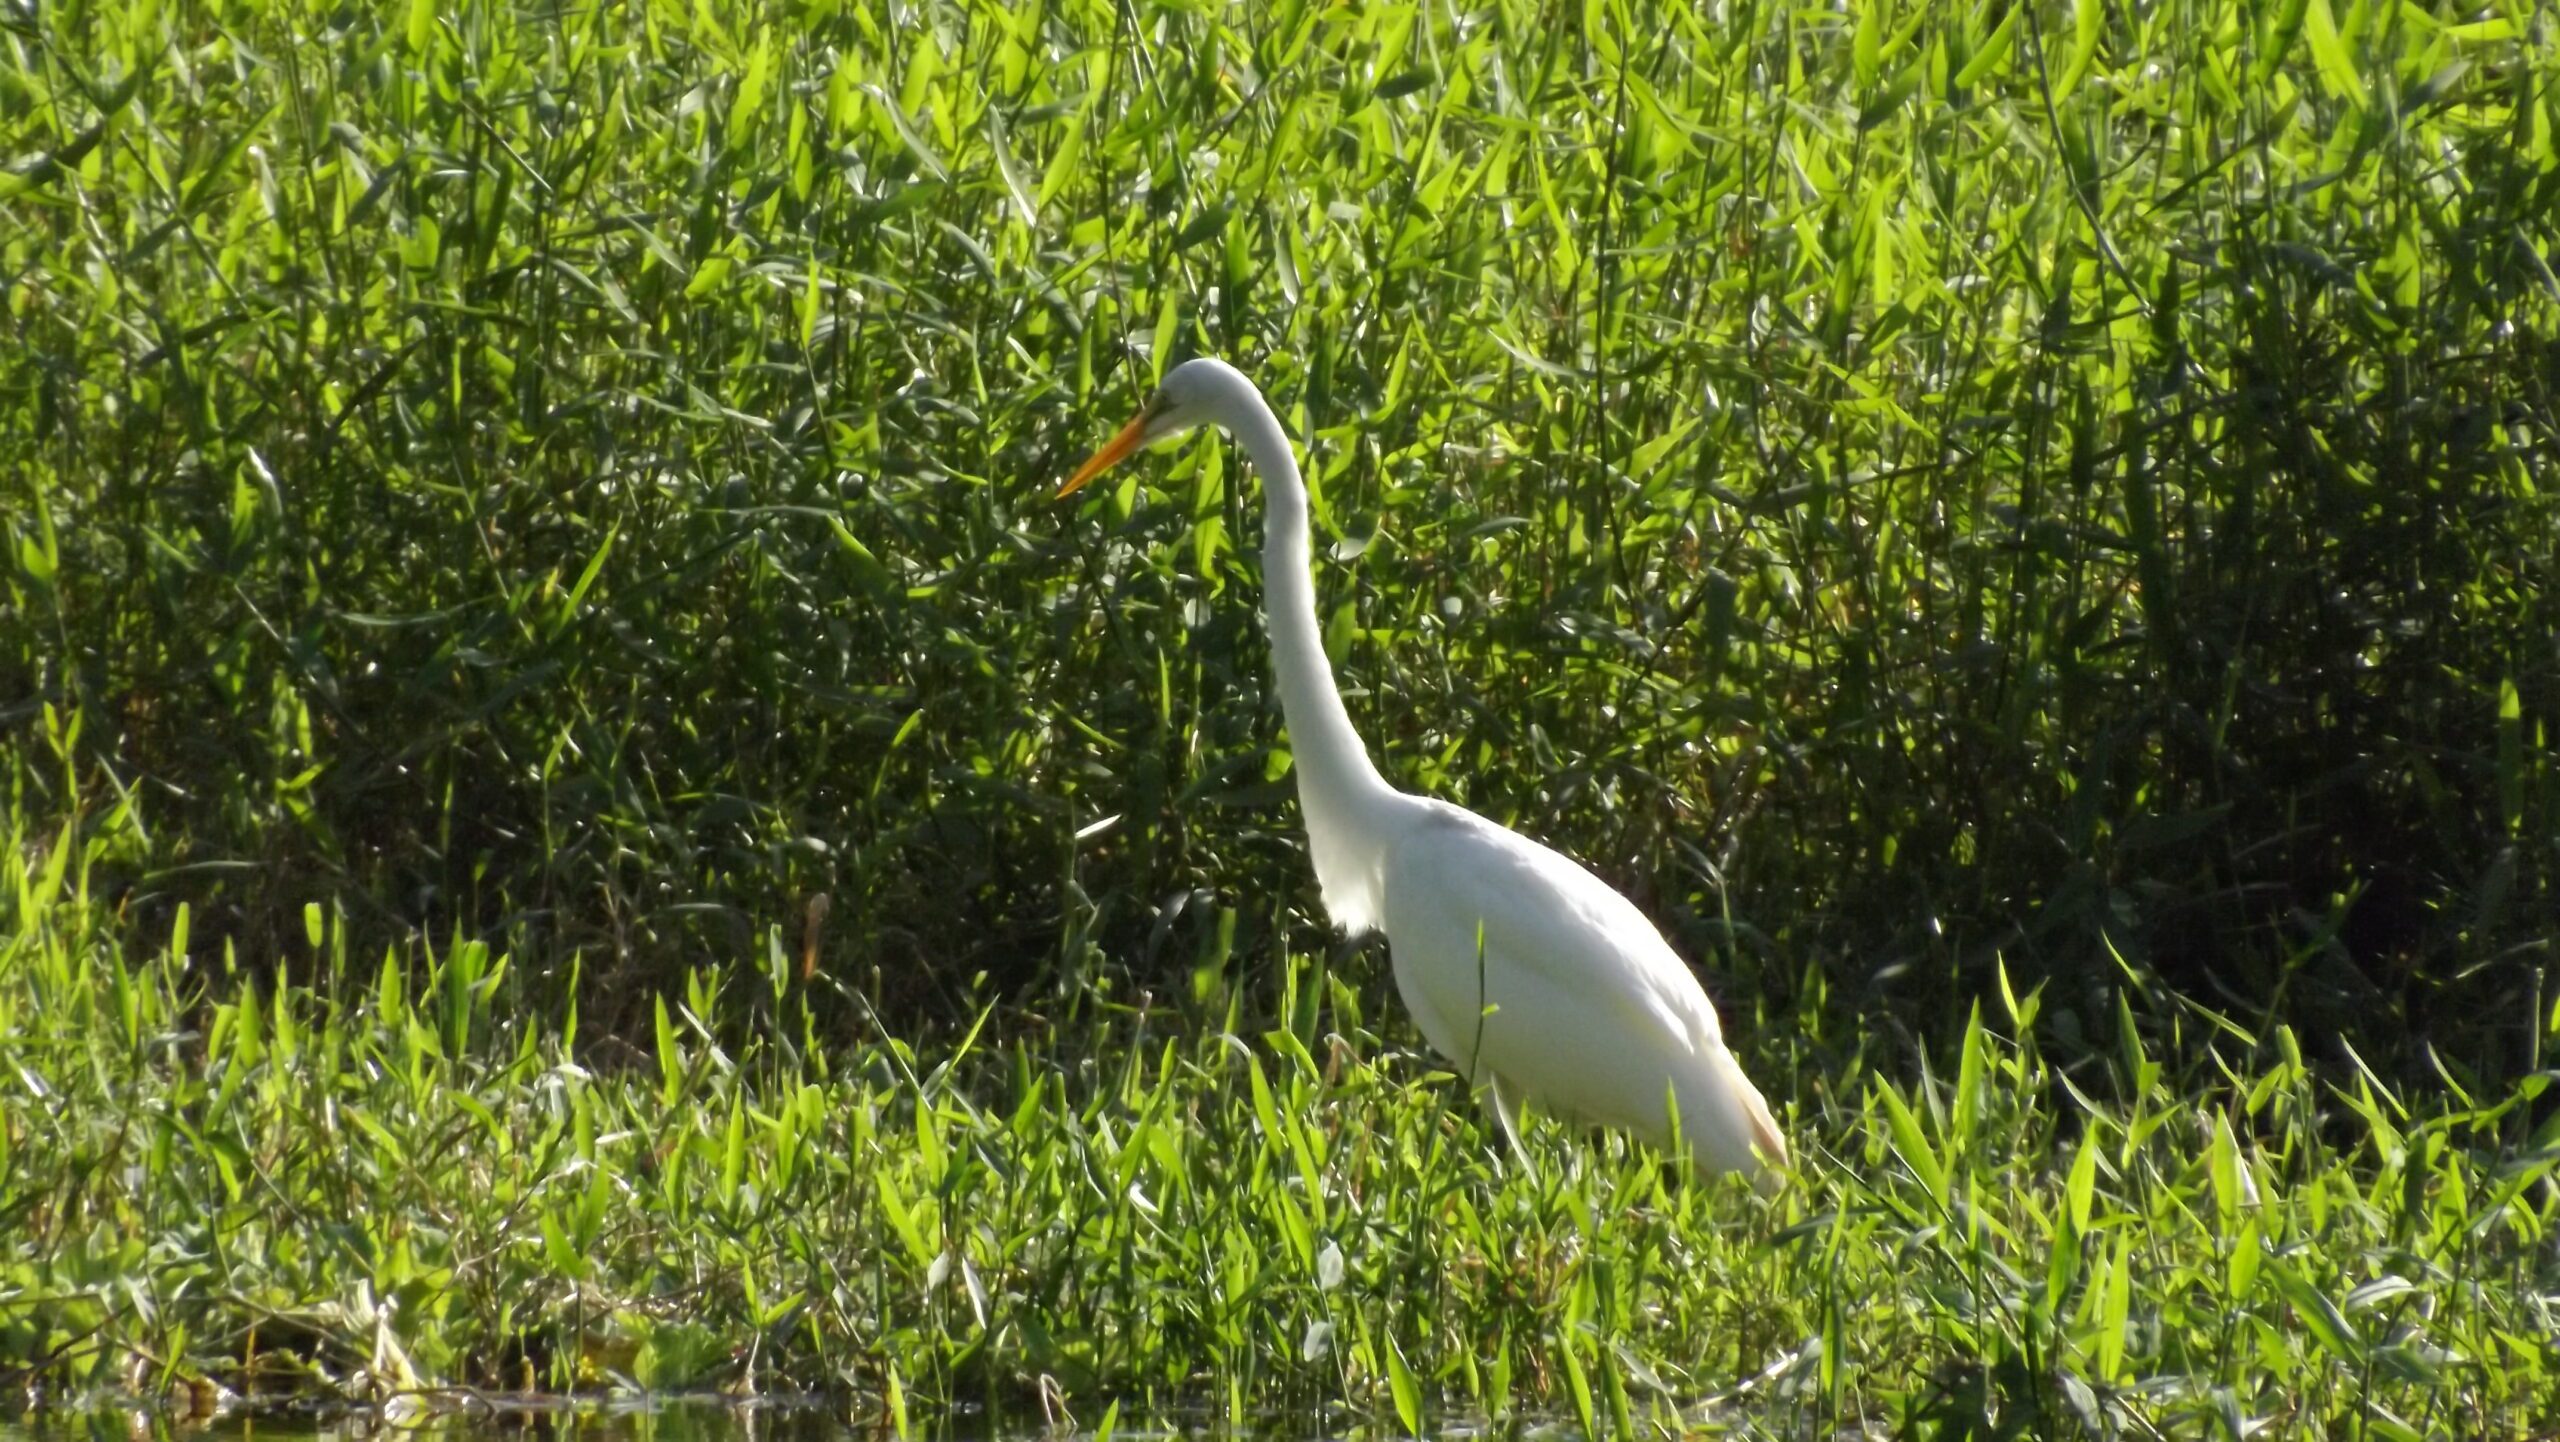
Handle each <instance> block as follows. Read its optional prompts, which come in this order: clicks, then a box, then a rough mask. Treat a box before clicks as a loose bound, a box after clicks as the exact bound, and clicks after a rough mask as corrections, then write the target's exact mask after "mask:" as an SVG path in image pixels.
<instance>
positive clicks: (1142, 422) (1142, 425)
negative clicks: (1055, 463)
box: [1058, 411, 1147, 497]
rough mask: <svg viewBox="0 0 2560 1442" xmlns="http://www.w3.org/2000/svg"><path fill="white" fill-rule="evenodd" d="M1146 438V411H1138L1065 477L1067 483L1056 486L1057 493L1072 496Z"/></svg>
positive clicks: (1114, 464) (1118, 462) (1126, 456)
mask: <svg viewBox="0 0 2560 1442" xmlns="http://www.w3.org/2000/svg"><path fill="white" fill-rule="evenodd" d="M1146 440H1147V413H1146V412H1145V411H1140V412H1138V414H1137V418H1136V419H1134V420H1132V421H1130V422H1129V423H1128V424H1127V425H1125V426H1122V427H1121V428H1120V434H1118V435H1116V436H1113V437H1112V438H1111V439H1110V441H1109V442H1108V443H1106V444H1105V445H1104V446H1103V448H1102V449H1101V450H1098V451H1095V452H1094V453H1093V454H1092V456H1090V457H1088V458H1087V459H1086V461H1085V463H1084V464H1083V465H1081V466H1078V467H1076V473H1075V474H1074V475H1072V476H1069V477H1067V483H1066V484H1065V485H1063V486H1060V487H1058V494H1059V495H1060V496H1061V497H1065V496H1072V495H1074V494H1075V493H1076V492H1078V491H1080V490H1083V489H1084V485H1085V482H1087V481H1090V480H1092V479H1093V478H1094V477H1096V476H1098V475H1101V474H1102V473H1103V472H1104V471H1107V470H1109V469H1111V468H1112V467H1113V466H1116V465H1118V464H1120V463H1121V462H1122V461H1125V460H1127V459H1128V458H1129V453H1130V452H1132V451H1135V450H1136V449H1138V447H1140V446H1142V445H1144V444H1146Z"/></svg>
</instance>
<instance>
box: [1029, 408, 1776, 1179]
mask: <svg viewBox="0 0 2560 1442" xmlns="http://www.w3.org/2000/svg"><path fill="white" fill-rule="evenodd" d="M1202 425H1214V426H1217V427H1219V428H1221V429H1223V430H1225V431H1227V432H1228V433H1229V434H1230V435H1232V436H1234V437H1235V438H1236V442H1237V444H1239V445H1240V446H1242V447H1243V448H1244V451H1245V454H1246V456H1247V457H1248V458H1249V459H1250V460H1251V461H1252V463H1253V467H1254V469H1255V470H1256V471H1257V472H1259V473H1260V475H1261V476H1262V484H1263V495H1264V502H1265V514H1266V516H1267V520H1266V523H1265V524H1266V533H1265V538H1264V542H1263V585H1264V590H1265V614H1266V617H1267V622H1268V627H1269V631H1270V636H1271V652H1272V667H1273V671H1274V673H1275V676H1276V678H1277V680H1278V684H1279V690H1280V703H1281V710H1282V713H1283V715H1284V716H1285V717H1286V718H1287V720H1288V723H1289V738H1290V746H1291V750H1292V752H1293V755H1294V758H1295V764H1296V768H1297V774H1298V797H1299V803H1300V806H1301V808H1302V809H1303V811H1304V812H1305V814H1306V824H1307V842H1308V851H1309V853H1310V855H1311V856H1312V858H1313V860H1314V862H1315V870H1316V881H1317V884H1318V885H1319V887H1320V888H1321V889H1322V891H1323V894H1324V904H1325V910H1326V912H1327V913H1328V914H1329V915H1331V917H1332V918H1333V920H1334V922H1335V923H1336V924H1337V925H1339V926H1341V927H1342V928H1343V929H1344V930H1346V931H1350V932H1353V933H1359V932H1364V931H1370V930H1378V931H1384V932H1385V933H1386V936H1387V952H1388V957H1389V961H1390V963H1391V965H1392V966H1393V968H1394V970H1395V978H1396V990H1397V992H1398V994H1399V995H1401V996H1402V997H1403V999H1404V1004H1405V1006H1406V1008H1407V1009H1408V1010H1410V1011H1411V1012H1412V1013H1413V1017H1414V1020H1415V1022H1416V1023H1417V1024H1418V1025H1419V1026H1420V1027H1421V1028H1422V1034H1423V1037H1424V1038H1425V1039H1426V1040H1428V1041H1429V1042H1430V1043H1431V1045H1432V1047H1433V1049H1435V1050H1437V1051H1438V1052H1439V1053H1440V1054H1441V1055H1442V1056H1444V1057H1446V1058H1448V1060H1449V1061H1450V1063H1451V1064H1452V1065H1453V1066H1454V1067H1455V1068H1456V1069H1457V1070H1458V1071H1459V1072H1460V1073H1461V1074H1462V1075H1465V1076H1467V1077H1468V1078H1470V1079H1471V1081H1473V1082H1474V1083H1476V1084H1478V1085H1481V1086H1485V1087H1489V1088H1490V1089H1491V1092H1492V1096H1493V1099H1494V1104H1495V1106H1496V1108H1497V1110H1499V1112H1500V1113H1501V1117H1502V1121H1503V1125H1504V1126H1505V1128H1506V1129H1511V1128H1513V1127H1514V1125H1515V1122H1514V1114H1513V1104H1514V1103H1516V1102H1517V1101H1519V1100H1520V1099H1523V1098H1525V1099H1527V1100H1528V1101H1530V1102H1532V1103H1534V1104H1535V1105H1537V1106H1539V1107H1541V1108H1542V1109H1544V1110H1547V1111H1549V1112H1551V1113H1553V1114H1555V1115H1556V1116H1558V1117H1560V1118H1564V1119H1566V1120H1570V1121H1576V1122H1581V1123H1586V1124H1594V1125H1602V1126H1612V1127H1619V1128H1623V1129H1625V1130H1627V1131H1630V1132H1633V1133H1635V1134H1636V1135H1638V1136H1641V1137H1643V1138H1645V1139H1647V1140H1649V1141H1651V1142H1653V1143H1655V1144H1656V1145H1662V1146H1667V1145H1668V1144H1669V1143H1670V1142H1671V1140H1672V1117H1673V1106H1674V1105H1675V1102H1676V1106H1677V1109H1678V1110H1677V1115H1678V1126H1679V1133H1680V1137H1681V1140H1682V1142H1683V1144H1684V1145H1685V1146H1686V1148H1687V1150H1688V1152H1689V1156H1690V1160H1691V1161H1692V1163H1693V1164H1694V1165H1695V1166H1696V1167H1697V1169H1698V1170H1699V1171H1701V1172H1702V1173H1707V1174H1714V1173H1718V1172H1728V1171H1732V1172H1741V1173H1743V1174H1745V1175H1746V1176H1749V1177H1751V1178H1753V1179H1754V1180H1755V1181H1758V1182H1761V1183H1762V1184H1764V1185H1767V1184H1772V1183H1774V1182H1775V1180H1776V1178H1777V1170H1776V1169H1778V1168H1782V1167H1784V1166H1785V1165H1786V1160H1787V1149H1786V1143H1785V1141H1784V1140H1783V1139H1781V1138H1780V1136H1779V1134H1778V1129H1777V1125H1776V1123H1775V1122H1773V1121H1772V1120H1771V1119H1770V1116H1769V1108H1768V1104H1767V1103H1766V1102H1765V1101H1763V1100H1762V1099H1761V1096H1760V1092H1759V1090H1758V1089H1757V1088H1755V1087H1754V1086H1752V1084H1751V1081H1750V1079H1749V1078H1747V1077H1745V1076H1744V1075H1743V1074H1742V1068H1741V1066H1740V1065H1739V1064H1738V1063H1737V1062H1735V1060H1734V1058H1733V1054H1732V1052H1730V1051H1728V1050H1727V1049H1726V1047H1725V1044H1724V1033H1723V1029H1722V1027H1721V1026H1719V1025H1718V1023H1717V1020H1716V1010H1715V1006H1714V1004H1713V1003H1711V1002H1710V1001H1708V1000H1707V994H1706V992H1705V991H1704V990H1702V989H1701V988H1700V987H1699V985H1698V979H1697V977H1696V976H1695V975H1693V974H1692V973H1691V972H1690V970H1689V968H1688V966H1687V965H1686V964H1684V963H1683V962H1682V961H1681V960H1680V958H1679V956H1678V955H1677V954H1676V953H1674V952H1673V951H1672V950H1671V947H1670V944H1669V943H1668V942H1665V941H1664V940H1663V939H1662V933H1661V932H1659V931H1657V930H1655V928H1654V926H1653V923H1652V922H1650V921H1648V920H1646V919H1645V916H1644V913H1642V912H1640V911H1638V910H1636V908H1635V905H1634V904H1633V903H1631V902H1629V901H1628V900H1627V899H1626V898H1625V897H1623V896H1621V895H1619V894H1618V893H1617V892H1616V891H1614V890H1612V889H1611V888H1610V887H1609V885H1608V884H1607V883H1606V882H1603V881H1602V880H1601V879H1600V878H1599V877H1597V876H1594V875H1592V874H1591V873H1590V872H1589V871H1587V870H1585V869H1584V868H1583V867H1582V866H1580V865H1578V864H1577V863H1575V862H1574V861H1572V860H1570V859H1568V858H1567V857H1565V856H1563V855H1560V854H1559V853H1557V852H1555V851H1553V850H1550V849H1549V848H1547V847H1545V846H1541V845H1539V844H1538V843H1537V842H1535V841H1531V840H1530V839H1529V838H1527V837H1525V836H1522V835H1520V834H1518V833H1517V832H1514V831H1511V830H1509V829H1507V828H1505V827H1501V826H1497V825H1495V824H1494V823H1493V822H1490V821H1487V820H1485V819H1484V818H1483V817H1481V816H1478V815H1476V814H1475V813H1474V812H1471V811H1467V810H1465V809H1463V808H1460V807H1456V806H1452V805H1450V804H1448V803H1447V802H1445V801H1435V800H1432V799H1430V798H1428V797H1421V796H1408V795H1406V794H1404V793H1403V792H1400V791H1397V790H1396V789H1395V788H1393V787H1391V786H1389V785H1388V784H1387V783H1386V781H1385V779H1384V778H1382V777H1381V776H1380V775H1379V774H1378V771H1377V768H1376V767H1375V766H1373V765H1372V764H1370V761H1369V755H1368V752H1367V750H1366V748H1364V747H1363V746H1362V745H1361V744H1360V738H1359V736H1358V734H1357V733H1356V732H1354V731H1353V730H1352V728H1351V720H1350V716H1349V714H1348V713H1347V712H1345V711H1344V710H1343V706H1342V697H1341V694H1340V692H1339V691H1337V690H1336V689H1335V687H1334V683H1333V673H1332V669H1331V668H1330V667H1329V666H1328V665H1327V664H1326V662H1325V657H1324V651H1323V647H1322V644H1321V635H1320V632H1319V631H1318V629H1317V625H1316V612H1315V594H1314V586H1313V583H1312V581H1311V579H1310V578H1309V575H1308V571H1307V565H1308V538H1307V493H1306V486H1305V482H1304V481H1303V480H1302V478H1301V477H1300V476H1299V473H1298V466H1297V460H1296V458H1295V456H1294V455H1293V454H1292V453H1291V450H1290V447H1289V441H1288V437H1287V436H1286V434H1284V433H1283V432H1282V431H1281V429H1280V422H1279V420H1278V418H1277V417H1275V416H1273V415H1272V413H1271V408H1270V406H1269V405H1268V404H1266V403H1265V402H1264V401H1263V398H1262V393H1261V391H1259V390H1258V389H1256V388H1255V386H1254V384H1253V382H1252V381H1250V380H1247V379H1246V378H1245V377H1244V375H1243V374H1242V373H1241V372H1239V371H1237V370H1236V369H1235V368H1234V367H1232V366H1229V365H1227V364H1226V363H1225V362H1223V361H1218V360H1212V359H1206V358H1204V359H1200V360H1194V361H1189V362H1186V363H1185V364H1183V365H1180V366H1177V367H1175V368H1174V370H1173V371H1172V372H1171V373H1170V374H1168V375H1167V376H1166V377H1165V378H1164V384H1163V385H1162V386H1161V387H1160V388H1159V389H1158V390H1157V392H1156V394H1155V396H1154V397H1153V398H1152V399H1150V400H1149V401H1148V402H1147V405H1146V408H1145V409H1144V410H1142V411H1140V412H1139V413H1138V416H1137V418H1136V419H1135V420H1132V421H1131V422H1129V424H1128V425H1127V426H1125V427H1123V428H1122V429H1121V431H1120V433H1119V434H1118V435H1116V436H1114V437H1112V439H1111V441H1110V443H1109V444H1108V445H1106V446H1104V447H1103V448H1102V449H1101V450H1100V451H1097V452H1095V453H1094V455H1093V457H1092V459H1090V460H1088V461H1086V462H1085V463H1084V465H1083V466H1082V467H1080V468H1079V469H1078V470H1077V471H1076V473H1075V475H1074V476H1072V477H1071V478H1069V479H1068V481H1067V483H1066V484H1065V485H1064V486H1063V487H1061V488H1060V491H1059V494H1061V495H1065V494H1068V493H1070V492H1073V491H1074V490H1076V489H1077V488H1079V487H1081V486H1082V485H1084V484H1085V483H1086V482H1087V481H1089V480H1091V479H1092V478H1093V477H1095V476H1097V475H1099V474H1101V473H1102V472H1103V471H1104V470H1106V469H1108V468H1109V467H1110V466H1112V465H1113V464H1115V463H1117V462H1118V461H1120V460H1121V459H1122V458H1123V457H1126V456H1128V455H1129V454H1131V453H1132V452H1135V451H1136V450H1138V449H1140V448H1141V447H1143V446H1145V445H1147V444H1148V443H1149V442H1151V441H1155V440H1158V439H1161V438H1163V437H1166V436H1171V435H1177V434H1180V433H1181V432H1183V431H1187V430H1190V429H1192V428H1194V427H1197V426H1202ZM1514 1140H1515V1142H1516V1140H1517V1136H1516V1131H1515V1133H1514Z"/></svg>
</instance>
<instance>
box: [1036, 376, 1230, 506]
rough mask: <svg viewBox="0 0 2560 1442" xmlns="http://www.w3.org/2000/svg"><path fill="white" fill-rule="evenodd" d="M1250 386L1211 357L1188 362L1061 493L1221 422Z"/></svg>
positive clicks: (1089, 458)
mask: <svg viewBox="0 0 2560 1442" xmlns="http://www.w3.org/2000/svg"><path fill="white" fill-rule="evenodd" d="M1240 385H1242V386H1245V387H1247V388H1250V385H1251V383H1250V382H1248V381H1246V380H1245V379H1244V376H1243V375H1242V373H1240V372H1239V371H1237V370H1236V368H1235V367H1233V366H1231V365H1228V364H1227V363H1226V362H1225V361H1222V360H1219V359H1217V358H1215V357H1213V356H1202V357H1200V358H1199V359H1198V360H1187V361H1184V362H1183V363H1182V364H1180V365H1178V366H1175V367H1174V368H1173V369H1172V370H1170V371H1167V372H1166V373H1165V378H1164V383H1163V384H1162V385H1159V386H1157V387H1156V393H1155V394H1154V395H1151V396H1149V397H1147V403H1146V404H1145V405H1144V406H1142V407H1140V408H1139V410H1138V414H1137V415H1136V416H1135V417H1134V418H1133V419H1131V420H1130V422H1129V423H1128V424H1127V425H1125V426H1122V427H1121V428H1120V433H1119V434H1118V435H1115V436H1113V437H1112V438H1111V439H1110V440H1109V441H1108V442H1107V443H1105V444H1104V446H1103V447H1102V449H1101V450H1098V451H1095V452H1094V453H1093V454H1092V455H1091V456H1090V457H1088V458H1087V459H1086V460H1085V463H1084V464H1083V465H1081V466H1078V467H1076V473H1075V474H1074V475H1072V476H1069V477H1067V483H1066V484H1065V485H1063V486H1060V487H1058V494H1059V495H1061V496H1071V495H1074V494H1075V493H1076V492H1077V491H1080V490H1082V489H1084V486H1085V483H1086V482H1087V481H1090V480H1092V479H1093V478H1094V477H1096V476H1098V475H1101V474H1102V473H1103V472H1104V471H1107V470H1109V469H1111V468H1112V467H1113V466H1116V465H1118V464H1120V463H1121V462H1122V461H1124V460H1126V459H1128V458H1129V457H1130V456H1133V455H1135V454H1137V453H1138V452H1139V451H1142V450H1145V449H1146V448H1147V447H1149V446H1151V445H1154V444H1155V443H1156V442H1158V441H1161V440H1166V439H1168V438H1170V437H1173V436H1178V435H1181V434H1182V433H1183V432H1185V431H1190V430H1197V429H1198V428H1200V427H1201V426H1205V425H1216V424H1223V423H1224V419H1225V416H1226V404H1227V402H1228V400H1229V398H1230V397H1232V396H1234V395H1235V394H1236V391H1237V387H1238V386H1240Z"/></svg>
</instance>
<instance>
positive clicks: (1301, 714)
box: [1224, 385, 1395, 821]
mask: <svg viewBox="0 0 2560 1442" xmlns="http://www.w3.org/2000/svg"><path fill="white" fill-rule="evenodd" d="M1243 391H1244V393H1243V394H1242V395H1241V396H1239V397H1238V398H1237V399H1238V403H1237V404H1236V405H1235V406H1234V407H1233V408H1232V411H1233V413H1232V414H1231V415H1229V416H1227V417H1225V418H1224V419H1225V420H1226V424H1227V429H1228V430H1229V432H1231V433H1232V434H1233V435H1234V436H1235V438H1236V444H1238V445H1239V446H1242V447H1243V448H1244V453H1245V456H1246V458H1247V459H1249V460H1251V461H1252V462H1253V468H1254V469H1255V470H1256V471H1258V472H1260V473H1261V476H1262V497H1263V512H1264V516H1263V541H1262V588H1263V608H1264V611H1265V613H1266V621H1265V624H1266V625H1267V626H1268V627H1269V629H1270V633H1271V665H1272V669H1273V671H1274V673H1275V674H1276V675H1277V677H1278V680H1279V685H1280V711H1281V714H1282V715H1283V716H1284V717H1286V718H1287V720H1288V722H1289V745H1290V749H1291V751H1292V752H1293V753H1294V759H1295V763H1296V766H1297V771H1298V796H1299V800H1300V803H1301V804H1302V805H1304V806H1305V807H1306V808H1307V810H1308V811H1309V813H1310V820H1311V821H1313V820H1314V815H1315V813H1318V812H1325V813H1333V814H1343V813H1351V812H1357V811H1361V810H1365V809H1367V808H1368V806H1370V805H1372V804H1376V803H1379V802H1382V801H1384V800H1385V799H1386V798H1390V797H1392V796H1394V795H1395V792H1394V790H1393V789H1392V788H1391V787H1389V786H1388V785H1387V783H1386V779H1385V778H1384V777H1381V776H1380V775H1379V774H1378V768H1377V767H1376V766H1374V765H1372V764H1371V763H1370V760H1369V752H1368V749H1367V748H1366V747H1364V746H1362V745H1361V744H1360V734H1359V733H1358V732H1356V731H1354V730H1352V729H1351V715H1350V713H1349V712H1347V711H1345V710H1344V709H1343V707H1342V693H1341V692H1340V691H1338V690H1336V689H1335V688H1334V684H1333V667H1332V666H1331V665H1330V664H1329V663H1328V662H1327V661H1326V660H1325V654H1324V640H1323V637H1324V633H1323V631H1322V630H1321V629H1320V628H1319V627H1318V626H1317V624H1316V591H1315V581H1314V578H1313V577H1312V576H1311V575H1309V574H1308V569H1307V567H1308V560H1309V556H1308V545H1307V483H1306V481H1305V479H1304V478H1303V477H1301V476H1300V475H1299V474H1298V461H1297V457H1296V456H1295V455H1293V454H1292V453H1291V451H1290V448H1289V437H1288V435H1287V434H1286V433H1285V432H1283V431H1282V430H1281V429H1280V419H1279V417H1277V416H1275V415H1273V414H1272V413H1271V407H1270V405H1269V404H1268V403H1267V402H1265V401H1264V400H1263V399H1262V396H1261V394H1260V393H1259V392H1258V391H1254V390H1253V389H1252V388H1251V387H1250V386H1249V385H1247V386H1245V387H1244V388H1243Z"/></svg>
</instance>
